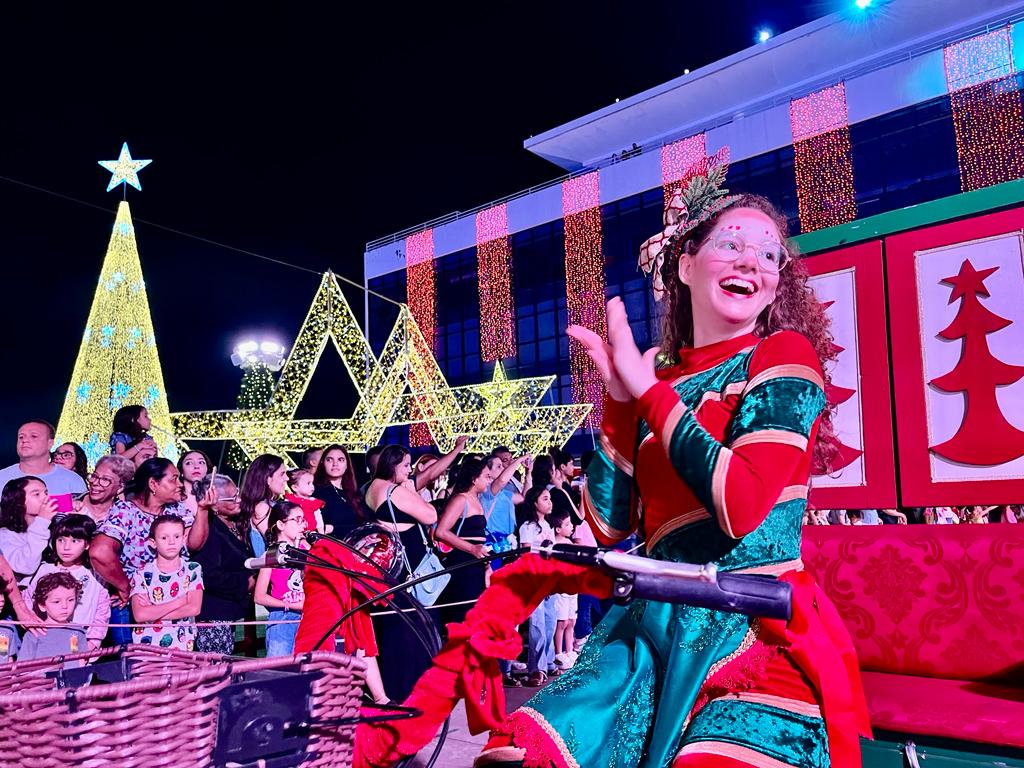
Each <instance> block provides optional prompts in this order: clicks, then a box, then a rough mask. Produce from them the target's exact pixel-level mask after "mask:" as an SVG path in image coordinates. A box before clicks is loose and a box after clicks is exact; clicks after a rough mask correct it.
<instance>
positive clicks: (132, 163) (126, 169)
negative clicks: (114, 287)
mask: <svg viewBox="0 0 1024 768" xmlns="http://www.w3.org/2000/svg"><path fill="white" fill-rule="evenodd" d="M152 162H153V161H152V160H133V159H132V153H131V152H129V151H128V142H127V141H126V142H125V143H124V144H122V145H121V154H120V155H119V156H118V158H117V160H100V161H99V164H100V165H101V166H102V167H103V168H105V169H106V170H108V171H110V173H111V174H112V176H111V177H110V183H109V184H107V192H109V191H110V190H112V189H114V187H117V186H119V185H120V184H124V185H126V186H127V185H131V186H133V187H135V188H136V189H137V190H139V191H140V192H141V191H142V182H140V181H139V171H141V170H142V169H143V168H145V167H146V166H147V165H149V164H150V163H152ZM120 279H122V280H123V279H124V275H121V277H120Z"/></svg>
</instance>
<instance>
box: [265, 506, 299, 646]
mask: <svg viewBox="0 0 1024 768" xmlns="http://www.w3.org/2000/svg"><path fill="white" fill-rule="evenodd" d="M305 532H306V516H305V513H304V512H303V511H302V507H300V506H299V505H298V504H296V503H295V502H292V501H277V502H275V503H274V504H273V505H271V507H270V517H269V518H268V519H267V536H266V538H267V547H268V548H269V547H272V546H274V545H275V544H276V545H277V546H281V545H285V544H286V545H288V546H289V547H299V548H301V549H305V548H306V542H305V540H304V539H303V538H302V534H303V533H305ZM253 597H254V599H255V601H256V604H257V605H262V606H263V607H265V608H267V609H268V610H269V611H270V615H269V617H268V619H269V621H270V623H269V624H268V625H267V656H291V654H292V649H293V648H294V646H295V634H296V632H298V630H299V624H298V621H299V619H301V618H302V607H303V604H304V602H305V592H304V591H303V588H302V571H301V570H295V569H292V568H262V569H260V572H259V575H258V576H257V577H256V589H255V592H254V594H253Z"/></svg>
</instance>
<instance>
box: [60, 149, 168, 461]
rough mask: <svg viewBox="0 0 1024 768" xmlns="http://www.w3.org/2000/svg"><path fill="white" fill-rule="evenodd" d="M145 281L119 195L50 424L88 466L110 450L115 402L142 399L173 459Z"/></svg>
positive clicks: (160, 441)
mask: <svg viewBox="0 0 1024 768" xmlns="http://www.w3.org/2000/svg"><path fill="white" fill-rule="evenodd" d="M147 162H148V161H147ZM133 286H143V287H140V288H139V289H137V290H133ZM144 286H145V283H144V282H143V279H142V264H141V263H140V261H139V250H138V245H137V243H136V242H135V227H134V226H132V217H131V210H130V209H129V207H128V203H127V202H123V201H122V202H121V204H120V205H119V206H118V208H117V218H116V220H115V222H114V228H113V232H112V233H111V235H110V243H109V245H108V246H107V254H106V257H105V258H104V260H103V266H102V268H101V269H100V278H99V283H98V286H97V289H96V293H95V295H94V296H93V301H92V308H91V309H90V310H89V319H88V321H87V323H86V330H85V333H84V334H83V336H82V343H81V346H80V347H79V350H78V358H77V359H76V360H75V368H74V373H72V375H71V383H70V385H69V386H68V392H67V396H66V397H65V399H64V408H63V409H62V411H61V415H60V421H59V422H58V424H57V441H58V444H59V443H60V442H63V441H73V442H76V443H79V444H80V445H82V447H83V448H85V452H86V455H87V456H88V459H89V466H90V467H91V466H94V465H95V464H96V461H97V460H98V459H99V458H100V457H101V456H103V455H104V454H106V453H108V452H109V445H108V440H109V438H110V433H111V431H112V428H113V418H114V411H116V410H117V409H118V408H120V407H121V406H122V405H134V404H138V405H144V406H145V407H146V409H147V410H148V411H149V417H150V419H151V420H152V422H153V429H152V435H153V438H154V439H155V440H156V442H157V445H158V446H159V447H160V455H161V456H166V457H167V458H170V459H175V460H176V459H177V457H178V449H177V446H176V445H175V441H174V438H173V437H172V434H173V429H172V428H171V419H170V415H169V413H168V407H167V396H166V392H167V390H166V388H165V387H164V375H163V371H162V370H161V368H160V356H159V354H158V353H157V347H156V336H155V334H154V333H153V321H152V319H151V318H150V314H149V299H148V298H147V296H146V291H145V288H144Z"/></svg>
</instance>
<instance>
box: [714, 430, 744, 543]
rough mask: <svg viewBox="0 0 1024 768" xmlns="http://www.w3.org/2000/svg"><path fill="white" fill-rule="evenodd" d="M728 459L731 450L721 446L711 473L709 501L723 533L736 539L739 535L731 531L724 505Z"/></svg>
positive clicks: (730, 457)
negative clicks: (713, 506) (713, 507)
mask: <svg viewBox="0 0 1024 768" xmlns="http://www.w3.org/2000/svg"><path fill="white" fill-rule="evenodd" d="M730 459H732V451H730V450H729V449H728V448H725V447H723V448H722V450H721V451H719V453H718V458H717V459H716V460H715V469H714V471H713V472H712V474H711V501H712V502H713V503H714V505H715V512H716V513H717V515H718V523H719V525H721V526H722V530H723V531H724V532H725V535H726V536H728V537H729V538H730V539H737V538H739V537H738V536H736V535H735V534H733V532H732V523H730V522H729V512H728V510H727V509H726V506H725V476H726V475H727V474H728V472H729V461H730Z"/></svg>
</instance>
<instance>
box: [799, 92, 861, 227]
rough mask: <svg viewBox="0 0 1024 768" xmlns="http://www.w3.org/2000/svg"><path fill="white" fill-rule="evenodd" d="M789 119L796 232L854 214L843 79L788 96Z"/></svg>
mask: <svg viewBox="0 0 1024 768" xmlns="http://www.w3.org/2000/svg"><path fill="white" fill-rule="evenodd" d="M789 122H790V128H791V130H792V133H793V167H794V171H795V173H796V196H797V207H798V210H799V214H800V231H801V232H813V231H815V230H818V229H825V228H826V227H834V226H836V225H838V224H845V223H846V222H848V221H853V220H854V219H856V218H857V191H856V189H855V187H854V184H853V151H852V147H851V145H850V121H849V115H848V111H847V107H846V85H845V83H838V84H837V85H833V86H830V87H828V88H822V89H821V90H819V91H815V92H814V93H811V94H808V95H807V96H804V97H802V98H799V99H793V100H792V101H791V102H790V104H789Z"/></svg>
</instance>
